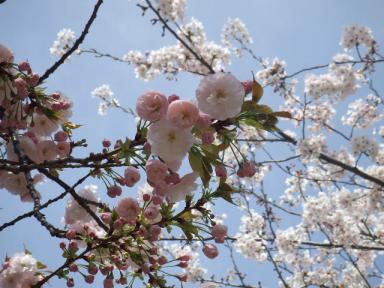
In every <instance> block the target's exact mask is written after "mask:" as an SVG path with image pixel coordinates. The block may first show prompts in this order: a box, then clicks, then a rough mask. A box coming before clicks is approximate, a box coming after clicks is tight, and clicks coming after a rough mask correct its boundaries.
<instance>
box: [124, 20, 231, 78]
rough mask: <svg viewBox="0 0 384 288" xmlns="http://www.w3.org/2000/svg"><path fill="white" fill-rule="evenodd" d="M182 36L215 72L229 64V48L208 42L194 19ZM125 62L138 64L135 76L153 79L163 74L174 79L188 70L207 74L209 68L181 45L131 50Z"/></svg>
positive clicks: (184, 26)
mask: <svg viewBox="0 0 384 288" xmlns="http://www.w3.org/2000/svg"><path fill="white" fill-rule="evenodd" d="M178 34H179V36H180V37H181V38H182V39H183V40H184V41H185V42H186V43H187V44H188V45H189V47H190V48H191V49H192V50H193V51H194V52H195V53H196V54H197V55H199V57H201V58H202V59H204V60H205V61H206V63H208V64H209V65H211V67H212V69H213V70H214V71H220V70H222V69H223V68H224V66H225V65H226V64H229V63H230V60H231V53H230V51H229V49H228V48H226V47H223V46H220V45H218V44H215V43H214V42H212V41H208V40H207V37H206V35H205V32H204V26H203V24H202V23H201V22H200V21H198V20H196V19H193V18H192V20H191V22H190V23H187V24H185V25H183V26H182V27H181V31H179V32H178ZM123 60H124V61H126V62H128V63H130V64H133V65H135V66H136V67H135V73H136V77H138V78H142V79H144V80H151V79H154V78H156V77H158V76H159V75H161V74H164V75H166V76H167V77H168V78H170V79H173V78H174V77H175V75H176V74H177V73H178V72H180V71H189V72H192V73H197V74H208V72H209V70H208V68H207V67H206V66H205V65H203V64H202V63H201V61H199V60H196V57H195V56H194V55H193V54H192V53H191V52H190V51H189V50H188V49H187V48H186V47H185V46H184V45H183V44H182V43H178V44H176V45H172V46H166V47H162V48H160V49H158V50H153V51H150V52H146V53H144V54H143V53H142V52H140V51H129V52H128V53H127V54H126V55H124V56H123Z"/></svg>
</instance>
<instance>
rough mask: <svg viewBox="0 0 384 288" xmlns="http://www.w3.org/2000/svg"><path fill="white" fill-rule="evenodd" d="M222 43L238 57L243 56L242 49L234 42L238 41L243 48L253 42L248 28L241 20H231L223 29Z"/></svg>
mask: <svg viewBox="0 0 384 288" xmlns="http://www.w3.org/2000/svg"><path fill="white" fill-rule="evenodd" d="M221 41H222V42H223V44H224V45H225V46H227V47H228V48H230V49H232V50H233V51H234V53H235V54H236V55H237V56H241V50H242V49H241V47H240V48H239V47H236V46H234V45H233V44H232V41H237V42H239V43H240V44H241V46H243V45H246V44H252V43H253V40H252V37H251V34H250V33H249V31H248V28H247V26H246V25H245V24H244V22H242V21H241V20H240V19H239V18H235V19H231V18H229V19H228V21H227V23H226V24H225V25H224V27H223V31H222V33H221Z"/></svg>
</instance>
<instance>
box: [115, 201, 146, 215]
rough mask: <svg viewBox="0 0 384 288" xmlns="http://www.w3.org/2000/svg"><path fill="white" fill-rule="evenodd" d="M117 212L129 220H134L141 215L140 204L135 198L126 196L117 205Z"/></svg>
mask: <svg viewBox="0 0 384 288" xmlns="http://www.w3.org/2000/svg"><path fill="white" fill-rule="evenodd" d="M116 212H117V213H118V214H119V215H120V217H123V218H124V219H126V220H127V221H133V220H135V219H136V217H137V215H139V212H140V206H139V203H138V202H137V201H136V200H135V199H133V198H124V199H121V200H120V202H119V204H118V205H117V208H116Z"/></svg>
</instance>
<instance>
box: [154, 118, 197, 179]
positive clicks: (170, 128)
mask: <svg viewBox="0 0 384 288" xmlns="http://www.w3.org/2000/svg"><path fill="white" fill-rule="evenodd" d="M147 139H148V142H149V144H151V152H152V154H153V155H157V156H159V157H161V159H162V160H164V161H165V163H166V164H167V165H168V167H169V168H170V169H171V170H173V171H177V170H178V169H179V168H180V166H181V162H182V160H183V159H184V157H185V156H186V155H187V153H188V151H189V149H190V148H191V147H192V145H193V144H194V143H195V142H196V139H195V137H194V136H193V134H192V133H191V131H190V129H179V128H178V127H176V126H175V125H173V123H172V122H170V121H168V120H167V119H162V120H160V121H158V122H156V123H153V124H152V125H151V126H150V127H149V129H148V134H147Z"/></svg>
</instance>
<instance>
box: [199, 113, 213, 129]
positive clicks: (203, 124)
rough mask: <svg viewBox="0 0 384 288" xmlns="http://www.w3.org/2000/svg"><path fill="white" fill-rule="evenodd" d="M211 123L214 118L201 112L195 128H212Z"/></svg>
mask: <svg viewBox="0 0 384 288" xmlns="http://www.w3.org/2000/svg"><path fill="white" fill-rule="evenodd" d="M211 122H212V117H211V116H209V115H208V114H205V113H203V112H201V111H200V112H199V118H197V121H196V123H195V126H196V127H197V128H199V129H203V128H208V127H209V126H211Z"/></svg>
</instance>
